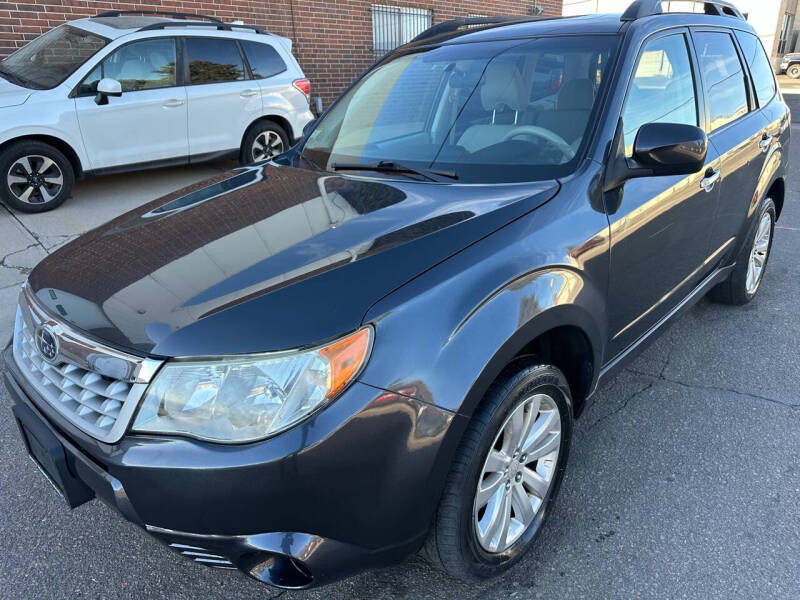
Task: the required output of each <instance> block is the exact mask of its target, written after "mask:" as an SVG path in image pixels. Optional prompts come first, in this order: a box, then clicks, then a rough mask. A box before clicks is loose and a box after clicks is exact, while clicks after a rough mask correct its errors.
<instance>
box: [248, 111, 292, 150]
mask: <svg viewBox="0 0 800 600" xmlns="http://www.w3.org/2000/svg"><path fill="white" fill-rule="evenodd" d="M265 121H268V122H272V123H274V124H275V125H279V126H280V127H281V128H282V129H283V130H284V131H285V132H286V135H287V136H288V138H289V146H290V147H291V146H293V145H294V144H293V142H294V131H293V130H292V125H291V123H289V120H288V119H287V118H286V117H282V116H280V115H276V114H269V115H263V116H261V117H258V118H257V119H253V122H252V123H250V124H249V125H248V126H247V127H246V128H245V130H244V133H243V134H242V139H241V141H240V142H239V148H243V147H244V140H245V138H246V137H247V136H248V134H249V133H250V131H251V130H252V129H253V127H255V126H256V125H258V124H259V123H263V122H265ZM287 150H288V148H287Z"/></svg>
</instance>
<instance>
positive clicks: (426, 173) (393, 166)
mask: <svg viewBox="0 0 800 600" xmlns="http://www.w3.org/2000/svg"><path fill="white" fill-rule="evenodd" d="M331 169H333V170H334V171H386V172H389V173H411V174H413V175H419V176H420V177H424V178H425V179H427V180H429V181H439V180H438V179H437V178H436V177H431V175H438V176H439V177H447V178H448V179H458V173H455V172H454V171H439V170H437V169H415V168H414V167H409V166H408V165H404V164H402V163H399V162H396V161H393V160H381V161H378V162H376V163H334V164H332V165H331Z"/></svg>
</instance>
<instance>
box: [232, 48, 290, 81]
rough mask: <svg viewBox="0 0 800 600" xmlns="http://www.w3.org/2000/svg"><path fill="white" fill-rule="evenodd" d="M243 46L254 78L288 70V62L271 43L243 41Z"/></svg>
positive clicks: (263, 77)
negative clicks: (284, 60)
mask: <svg viewBox="0 0 800 600" xmlns="http://www.w3.org/2000/svg"><path fill="white" fill-rule="evenodd" d="M242 48H243V49H244V53H245V56H247V62H249V63H250V70H251V71H252V72H253V79H266V78H267V77H272V76H274V75H277V74H278V73H283V72H284V71H285V70H286V63H285V62H283V59H282V58H281V57H280V54H278V52H277V51H276V50H275V48H273V47H272V46H270V45H269V44H261V43H259V42H242Z"/></svg>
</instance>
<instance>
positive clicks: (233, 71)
mask: <svg viewBox="0 0 800 600" xmlns="http://www.w3.org/2000/svg"><path fill="white" fill-rule="evenodd" d="M186 54H187V60H188V61H189V82H190V83H192V84H198V83H223V82H225V81H241V80H243V79H244V64H243V63H242V55H241V54H240V53H239V48H238V46H237V45H236V42H235V41H234V40H226V39H221V38H186Z"/></svg>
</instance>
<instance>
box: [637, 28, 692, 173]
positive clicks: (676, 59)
mask: <svg viewBox="0 0 800 600" xmlns="http://www.w3.org/2000/svg"><path fill="white" fill-rule="evenodd" d="M646 123H680V124H683V125H695V126H697V125H698V120H697V96H696V94H695V86H694V76H693V74H692V63H691V59H690V58H689V49H688V47H687V45H686V37H685V36H684V35H683V34H682V33H679V34H674V35H668V36H665V37H661V38H658V39H655V40H652V41H650V42H648V43H647V44H646V45H645V47H644V50H643V51H642V53H641V55H640V56H639V62H638V64H637V66H636V71H635V74H634V76H633V81H632V83H631V87H630V89H629V90H628V98H627V100H626V101H625V109H624V110H623V113H622V125H623V128H624V129H623V131H624V137H625V156H626V157H628V158H630V157H631V156H632V155H633V143H634V141H635V140H636V134H637V133H638V132H639V128H640V127H641V126H642V125H645V124H646Z"/></svg>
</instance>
